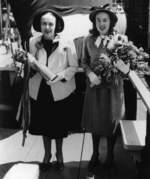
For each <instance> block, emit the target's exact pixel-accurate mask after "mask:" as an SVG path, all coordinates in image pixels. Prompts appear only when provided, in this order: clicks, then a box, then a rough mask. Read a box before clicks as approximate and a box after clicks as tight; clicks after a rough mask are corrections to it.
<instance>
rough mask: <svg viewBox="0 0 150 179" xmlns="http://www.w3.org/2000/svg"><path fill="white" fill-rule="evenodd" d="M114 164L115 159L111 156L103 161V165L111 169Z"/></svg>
mask: <svg viewBox="0 0 150 179" xmlns="http://www.w3.org/2000/svg"><path fill="white" fill-rule="evenodd" d="M113 165H114V159H113V158H111V159H107V160H106V161H105V162H104V163H103V167H104V168H105V169H111V168H112V167H113Z"/></svg>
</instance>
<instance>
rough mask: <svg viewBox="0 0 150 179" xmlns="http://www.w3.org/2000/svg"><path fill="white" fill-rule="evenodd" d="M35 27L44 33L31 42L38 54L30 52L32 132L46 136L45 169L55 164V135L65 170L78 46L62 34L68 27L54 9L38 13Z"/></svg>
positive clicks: (58, 159)
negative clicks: (65, 146) (53, 149)
mask: <svg viewBox="0 0 150 179" xmlns="http://www.w3.org/2000/svg"><path fill="white" fill-rule="evenodd" d="M33 28H34V29H35V30H36V31H37V32H41V33H42V34H41V35H39V36H36V37H32V38H31V39H30V43H29V49H30V53H31V54H32V55H33V56H34V57H35V58H33V56H32V57H31V56H30V57H31V58H30V62H31V67H32V68H33V73H32V76H31V78H30V80H29V93H30V97H31V122H30V126H29V132H30V133H31V134H33V135H42V136H43V142H44V149H45V154H44V159H43V164H42V165H41V166H42V169H47V168H48V167H49V166H50V164H51V163H50V160H51V157H52V154H51V140H52V139H55V141H56V159H57V161H56V166H57V167H58V169H60V170H62V169H63V168H64V164H63V152H62V144H63V138H64V137H67V135H68V122H69V120H70V118H71V116H70V115H69V114H70V113H69V111H70V110H71V105H72V98H73V92H74V90H75V88H76V85H75V79H74V75H75V73H76V70H77V57H76V52H75V47H74V44H73V42H72V43H71V42H66V41H65V40H62V39H61V38H60V37H59V36H58V33H60V32H62V30H63V29H64V21H63V19H62V17H61V16H60V15H59V14H58V13H57V12H55V11H53V10H51V9H46V10H42V11H40V12H39V13H37V14H36V15H35V17H34V20H33ZM31 59H32V60H31ZM37 66H38V68H37ZM39 69H40V70H39Z"/></svg>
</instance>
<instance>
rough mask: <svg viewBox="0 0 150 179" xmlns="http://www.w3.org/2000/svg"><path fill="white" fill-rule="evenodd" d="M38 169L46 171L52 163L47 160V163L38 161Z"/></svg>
mask: <svg viewBox="0 0 150 179" xmlns="http://www.w3.org/2000/svg"><path fill="white" fill-rule="evenodd" d="M39 166H40V170H41V171H43V172H46V171H48V170H50V168H51V167H52V163H50V162H48V163H40V165H39Z"/></svg>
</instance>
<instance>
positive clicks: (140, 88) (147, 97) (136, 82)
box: [128, 70, 150, 112]
mask: <svg viewBox="0 0 150 179" xmlns="http://www.w3.org/2000/svg"><path fill="white" fill-rule="evenodd" d="M128 77H129V79H130V81H131V82H132V84H133V86H134V87H135V89H136V91H137V92H138V94H139V95H140V97H141V99H142V101H143V103H144V104H145V106H146V108H147V109H148V111H149V112H150V91H149V90H148V89H147V87H146V86H145V84H144V83H143V82H142V80H141V79H140V78H139V76H138V75H137V73H136V72H135V71H132V70H131V71H130V73H129V75H128Z"/></svg>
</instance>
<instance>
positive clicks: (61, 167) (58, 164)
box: [54, 154, 64, 171]
mask: <svg viewBox="0 0 150 179" xmlns="http://www.w3.org/2000/svg"><path fill="white" fill-rule="evenodd" d="M54 166H55V167H56V169H57V170H59V171H63V170H64V161H63V155H62V154H56V161H55V162H54Z"/></svg>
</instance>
